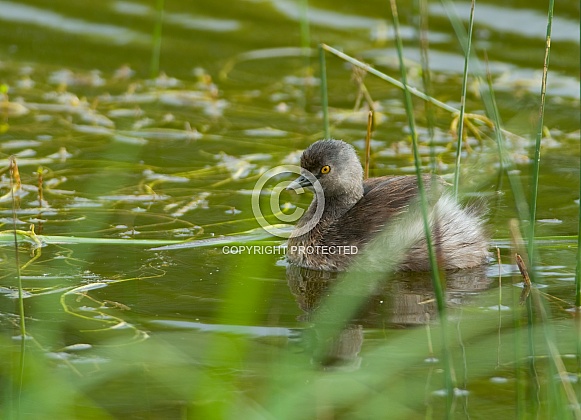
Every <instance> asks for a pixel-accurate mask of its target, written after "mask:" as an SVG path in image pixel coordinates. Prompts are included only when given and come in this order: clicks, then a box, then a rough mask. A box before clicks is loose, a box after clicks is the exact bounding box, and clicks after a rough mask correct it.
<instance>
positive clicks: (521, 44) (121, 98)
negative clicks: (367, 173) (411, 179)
mask: <svg viewBox="0 0 581 420" xmlns="http://www.w3.org/2000/svg"><path fill="white" fill-rule="evenodd" d="M153 3H155V2H145V1H103V2H75V1H71V0H59V1H52V2H47V1H40V0H37V1H34V0H26V1H19V2H16V1H0V85H3V86H4V87H3V90H5V91H6V92H7V93H6V94H5V96H4V98H3V99H2V101H1V102H0V163H1V168H2V169H1V173H0V176H1V178H0V193H1V196H2V197H1V198H0V217H1V222H2V229H1V230H2V231H6V232H7V233H10V232H11V229H12V227H13V218H12V201H11V197H10V194H9V192H10V178H9V171H8V158H9V156H11V155H15V156H16V159H17V162H18V166H19V171H20V175H21V178H22V189H21V191H20V192H19V193H18V195H19V196H20V197H19V210H18V211H17V227H18V229H21V230H24V231H28V230H30V225H34V231H35V232H36V234H42V235H48V236H50V237H62V238H64V239H63V243H55V241H54V240H53V241H52V242H50V243H48V244H45V246H43V247H41V248H38V249H35V248H34V247H33V246H32V245H31V244H30V242H23V243H21V245H20V247H19V252H18V259H19V261H18V262H17V261H16V259H15V253H14V247H13V245H12V244H11V243H10V242H9V241H6V240H4V241H3V242H2V244H3V245H2V246H1V247H0V264H1V267H2V277H1V278H2V281H1V283H0V325H1V326H2V328H3V333H2V335H1V337H0V352H1V353H2V360H3V361H2V362H1V363H0V366H1V369H2V370H1V376H2V379H1V381H2V386H1V387H0V389H1V391H0V392H2V399H1V401H2V403H1V404H2V407H1V408H0V410H1V412H2V417H6V418H12V417H16V413H17V412H20V413H21V417H22V418H230V417H232V418H234V417H235V418H240V417H242V418H331V417H338V418H372V417H375V418H417V417H419V416H423V417H435V418H440V417H442V416H443V413H444V412H446V411H447V410H449V411H451V412H453V413H455V414H456V415H457V416H458V417H461V418H468V417H470V418H490V417H491V416H493V415H494V416H497V417H498V418H513V417H515V415H517V413H519V414H523V413H527V414H530V415H539V416H540V418H549V417H557V418H563V417H559V416H561V415H567V416H568V415H572V413H571V411H570V408H569V407H570V406H574V405H575V402H574V401H572V400H571V394H567V395H569V398H566V397H564V396H563V395H564V394H562V393H563V392H564V391H562V389H564V388H566V387H562V382H564V381H562V380H561V381H557V380H556V379H554V378H556V377H557V375H558V374H557V371H556V370H555V368H554V367H553V365H551V363H549V362H548V360H552V359H551V358H548V357H547V354H549V352H548V350H547V347H546V346H544V345H543V344H539V343H542V340H543V337H545V336H547V335H549V336H552V335H554V336H556V340H557V342H558V344H559V345H561V347H560V348H559V352H560V354H561V355H562V359H563V360H564V363H565V367H566V370H567V372H569V374H570V375H571V377H570V378H569V382H568V384H569V386H570V387H572V390H573V391H572V392H573V394H572V395H573V396H576V397H577V399H578V398H579V396H580V394H581V389H580V388H579V385H578V382H579V381H578V377H579V376H578V375H579V373H580V370H579V369H578V366H577V360H578V358H579V354H578V353H576V352H577V350H576V344H577V338H576V335H575V334H576V328H577V327H576V326H575V323H574V322H573V321H574V319H573V318H572V314H571V312H569V309H571V308H572V307H573V306H574V296H575V292H574V277H575V264H576V251H577V249H576V246H575V244H576V238H573V239H571V238H569V237H570V236H575V235H577V232H578V228H577V220H578V211H579V205H578V199H579V129H580V118H579V60H580V57H579V3H578V2H575V1H565V2H558V4H557V5H556V7H555V20H554V22H553V37H552V50H551V64H550V72H549V77H548V80H549V82H548V90H547V109H546V113H545V119H544V122H545V125H546V127H547V129H548V132H546V133H545V136H544V138H543V149H542V160H541V172H540V187H539V204H538V212H537V217H538V221H537V230H536V234H537V236H538V237H539V242H538V244H539V245H538V246H537V249H538V254H539V255H538V257H537V260H536V261H537V273H538V274H537V277H538V280H539V281H540V282H542V283H543V284H544V285H545V286H546V287H544V288H542V289H539V290H540V292H541V294H540V300H541V301H542V302H544V303H548V305H546V306H543V305H540V304H537V306H535V308H537V310H538V308H539V307H544V308H546V309H545V310H548V311H549V312H548V314H547V315H546V316H547V317H548V318H547V319H546V322H544V323H543V322H542V317H541V315H539V313H537V312H535V315H534V318H535V320H536V322H535V325H537V324H538V326H537V327H536V328H534V329H532V328H531V330H530V331H531V333H530V335H527V334H529V333H528V332H527V330H526V329H521V328H519V326H522V327H524V326H525V324H526V321H525V320H526V316H525V313H524V312H523V311H524V310H525V306H522V305H519V303H518V298H519V294H520V293H521V288H519V287H517V286H513V285H512V283H519V282H520V281H521V277H520V273H519V272H518V269H517V267H516V265H515V264H514V256H513V252H514V250H512V249H511V247H510V242H509V238H510V230H509V221H510V220H511V219H518V217H519V216H518V214H517V211H516V207H515V204H514V194H513V189H512V188H511V186H510V184H509V181H508V178H507V176H506V175H505V174H504V175H503V174H500V173H499V165H498V155H497V148H496V145H495V143H494V141H493V140H492V138H488V137H487V138H485V139H484V140H483V141H482V142H479V141H478V140H477V139H475V138H474V137H473V136H470V137H469V139H468V141H469V143H470V145H471V151H469V152H466V153H464V154H463V157H462V173H461V191H462V193H463V195H464V196H465V197H466V199H469V198H470V197H472V196H481V197H485V199H486V200H487V201H488V203H489V206H490V220H489V223H488V226H489V231H490V232H491V235H492V237H493V239H494V244H493V245H498V246H499V247H500V253H501V258H502V261H501V264H499V262H498V261H497V259H496V249H495V248H494V246H493V247H491V251H493V254H494V258H493V259H492V260H491V263H490V265H489V266H488V267H484V268H483V269H482V270H479V271H477V272H468V273H456V274H454V275H449V276H448V279H447V280H448V286H447V293H446V300H447V303H448V306H449V316H450V319H451V324H450V325H451V327H450V328H449V330H450V335H452V336H453V338H452V339H451V342H452V344H451V346H452V348H453V350H452V356H451V357H452V364H453V370H454V372H455V376H456V383H457V387H458V388H459V389H460V390H461V392H458V395H457V396H456V397H455V399H454V401H453V403H454V405H453V407H452V408H450V407H448V408H446V398H445V397H444V396H442V394H441V393H442V390H443V388H444V380H443V373H442V369H444V367H443V356H442V353H441V345H440V341H441V340H440V338H441V336H440V329H439V328H440V327H439V324H438V322H434V320H435V319H436V318H437V317H438V316H437V311H436V305H435V302H434V301H433V293H432V286H431V284H430V279H429V276H427V275H407V276H403V275H398V276H396V277H395V278H392V279H390V280H389V281H385V282H382V283H381V286H380V287H379V288H377V289H375V290H373V291H372V292H371V291H366V290H363V291H361V290H360V291H358V292H357V293H356V294H358V295H368V296H367V297H366V298H365V304H364V305H363V306H362V307H361V308H360V309H359V311H358V312H357V314H356V315H355V316H354V317H352V319H351V320H350V321H349V323H348V324H347V325H346V326H345V327H344V328H343V330H342V331H341V332H339V333H338V335H335V336H334V338H332V339H331V341H332V343H333V344H332V345H331V348H332V350H331V351H329V354H326V355H325V356H324V357H322V358H321V357H319V356H320V355H319V356H317V354H318V353H317V346H318V344H320V341H321V340H324V337H326V335H325V332H324V325H321V324H320V323H318V322H317V319H318V318H317V317H318V316H324V315H325V313H331V314H332V313H333V312H335V311H337V312H338V313H339V312H341V311H340V310H339V308H329V307H325V306H321V303H320V300H321V298H322V297H324V296H326V295H328V294H329V293H330V291H329V289H328V288H329V286H330V285H332V284H333V277H334V276H332V275H328V274H321V273H304V272H297V271H296V270H293V269H292V268H288V267H287V266H286V263H285V261H284V257H283V256H282V255H280V254H275V255H256V254H250V253H244V254H241V255H231V254H226V253H225V252H224V250H223V245H222V244H219V243H217V242H216V243H215V244H213V243H212V242H209V243H206V244H204V245H205V246H196V247H175V248H173V249H165V250H163V249H162V250H154V249H152V248H156V247H159V246H162V245H166V244H167V245H169V244H170V243H172V241H176V240H194V241H198V240H203V239H209V240H210V241H216V240H217V238H220V237H221V236H222V235H235V236H236V237H237V239H236V242H235V243H236V244H251V245H255V244H260V245H262V246H265V247H266V246H278V245H280V244H282V243H284V241H283V240H282V239H280V238H277V237H265V235H264V233H263V232H261V231H260V230H259V224H258V222H257V220H256V218H255V215H254V213H253V211H252V208H251V192H252V190H253V188H254V186H255V184H256V182H257V180H258V178H259V177H260V175H261V174H262V173H264V172H265V171H266V170H268V169H270V168H272V167H275V166H278V165H281V164H285V163H293V164H296V163H297V161H298V156H299V153H300V150H302V149H304V148H306V147H307V146H308V145H309V144H310V143H312V142H313V141H315V140H317V139H319V138H321V137H322V136H323V122H322V110H321V100H320V90H319V79H318V76H319V73H318V71H319V70H318V58H317V51H316V46H317V44H318V43H320V42H324V43H326V44H328V45H331V46H333V47H335V48H338V49H340V50H342V51H344V52H345V53H347V54H349V55H351V56H353V57H356V58H358V59H360V60H363V61H365V62H368V63H370V64H372V65H373V66H375V67H376V68H378V69H380V70H381V71H383V72H385V73H386V74H389V75H391V76H392V77H395V78H399V69H398V63H397V56H396V51H395V48H394V42H393V32H392V27H391V15H390V12H389V2H379V1H371V2H343V3H342V4H339V5H338V4H336V2H330V1H317V2H310V3H309V9H308V11H307V17H308V22H309V30H310V31H309V34H310V45H311V47H313V48H312V50H301V49H300V47H301V45H302V44H301V43H302V42H304V41H305V40H304V38H303V39H302V40H301V32H300V21H299V20H300V16H301V9H300V4H301V2H293V1H290V0H288V1H287V0H273V1H235V0H226V1H222V2H214V3H212V2H195V1H182V2H175V1H166V2H165V4H164V14H163V25H162V36H161V50H160V60H159V63H158V64H159V69H160V71H161V72H162V73H161V74H160V75H159V76H156V77H154V78H152V77H151V71H152V65H151V61H152V49H153V45H154V40H152V34H153V33H154V27H155V24H156V21H157V19H158V16H159V15H158V14H157V12H156V11H155V6H154V5H153ZM400 3H401V4H399V5H398V6H399V8H400V17H401V19H402V35H403V37H404V47H405V54H406V58H407V59H408V60H409V63H408V64H409V74H408V77H409V79H410V80H409V82H410V84H412V85H414V86H418V87H420V86H421V67H420V64H419V60H420V50H419V48H418V41H417V31H416V29H415V28H416V25H417V12H416V11H415V8H414V5H413V3H412V2H400ZM456 6H457V11H458V13H460V14H461V16H462V17H463V19H464V22H465V23H466V22H467V17H468V12H469V3H457V5H456ZM546 8H547V5H546V4H545V3H544V2H538V1H535V2H511V3H510V4H508V3H506V2H497V1H487V2H483V3H480V2H479V3H478V4H477V7H476V18H475V40H474V44H473V48H474V50H475V52H476V54H477V56H478V57H479V58H480V60H482V62H484V57H485V55H484V52H485V51H486V54H487V57H488V60H489V65H490V69H491V72H492V77H493V86H494V90H495V94H496V98H497V102H498V107H499V112H500V115H501V118H502V120H503V124H504V127H505V128H506V129H507V130H510V131H511V132H513V133H514V134H515V135H518V136H520V138H510V139H509V140H508V143H507V148H508V152H509V155H510V159H511V160H512V161H514V162H515V168H514V170H513V171H512V174H513V175H514V177H515V179H516V180H517V181H518V183H519V184H520V185H522V188H523V190H524V192H525V196H526V197H528V195H529V193H528V192H529V189H530V172H531V167H532V165H531V157H532V156H533V151H532V148H531V139H534V136H535V132H536V128H537V127H536V118H537V115H538V109H539V100H540V99H539V98H540V95H539V92H540V80H541V73H542V63H543V57H544V43H545V41H544V36H545V31H546ZM429 11H430V13H429V24H430V30H429V38H430V49H429V56H430V65H431V68H432V69H433V74H432V79H433V89H432V92H431V94H432V95H433V96H434V97H436V98H437V99H439V100H441V101H443V102H445V103H447V104H449V105H452V106H454V107H458V106H459V103H460V87H461V74H462V66H463V55H462V52H461V47H460V43H459V41H458V38H457V36H456V34H455V33H454V29H453V27H452V25H451V23H450V20H449V18H448V16H447V15H446V13H445V10H444V8H443V7H442V6H441V5H440V4H439V3H435V2H434V4H430V6H429ZM154 68H155V66H154ZM327 76H328V89H329V92H328V94H329V106H330V110H329V112H330V120H331V134H332V136H333V137H335V138H341V139H344V140H346V141H348V142H350V143H351V144H354V145H355V147H356V148H357V149H358V151H359V152H360V156H363V147H364V141H363V139H364V138H365V134H366V122H367V121H366V120H367V108H366V106H365V101H362V102H361V103H362V105H361V106H360V107H359V108H358V109H355V107H356V104H358V103H359V102H360V100H359V99H358V97H359V94H358V92H359V89H358V85H357V84H356V83H355V82H354V77H353V71H352V68H351V67H350V66H349V65H347V64H346V63H345V62H343V61H341V60H339V59H338V58H336V57H334V56H331V55H330V54H328V55H327ZM364 82H365V86H366V88H367V90H368V91H369V93H370V95H371V97H372V99H373V101H374V107H375V109H376V111H377V112H376V127H375V131H374V133H373V143H372V163H371V175H372V176H381V175H387V174H410V173H412V172H413V159H412V156H411V149H410V145H409V132H408V129H407V117H406V115H405V110H404V106H403V102H402V100H403V95H402V92H401V91H400V90H399V89H398V88H396V87H394V86H391V85H389V84H388V83H386V82H383V81H380V80H378V79H376V78H374V77H373V76H372V75H367V76H365V78H364ZM483 110H484V105H483V103H482V101H481V99H480V95H479V94H478V82H477V81H476V80H475V79H474V78H470V79H469V86H468V98H467V111H468V112H472V113H479V114H482V113H483ZM415 113H416V115H415V116H416V119H417V123H418V131H419V135H420V142H421V153H422V157H423V165H424V167H425V170H426V171H428V170H429V166H430V149H429V147H428V146H427V144H428V141H429V134H428V128H427V121H426V117H425V112H424V104H423V102H421V101H420V100H415ZM451 122H452V117H451V115H450V114H449V113H448V112H446V111H442V110H438V111H437V112H436V126H435V144H436V145H435V152H436V157H437V162H436V164H437V173H439V174H441V175H443V176H444V177H446V178H447V179H448V180H452V174H453V171H454V163H453V162H454V157H455V139H454V138H453V136H452V134H451V133H450V124H451ZM488 135H491V133H488ZM39 171H41V172H42V174H43V176H42V185H43V188H42V189H43V199H44V201H43V202H42V206H39V201H38V200H39V197H38V183H39V178H38V172H39ZM265 197H267V196H265ZM309 200H310V197H305V196H302V197H297V196H296V195H294V194H290V193H283V194H282V195H281V201H282V202H283V203H288V206H289V207H290V208H294V206H299V207H305V206H306V205H307V204H308V202H309ZM268 217H269V218H268V220H269V221H271V222H273V223H280V222H277V221H276V219H275V218H274V217H272V216H268ZM248 231H250V233H247V232H248ZM71 237H76V238H81V240H80V242H81V243H80V244H70V243H66V239H67V238H71ZM547 237H557V238H556V239H553V240H548V239H546V238H547ZM83 238H97V239H98V240H101V242H99V241H95V243H90V242H89V241H88V240H83ZM119 239H127V240H128V242H127V243H123V242H118V241H117V240H119ZM130 239H131V240H138V241H139V240H142V241H143V242H135V241H134V242H129V240H130ZM114 240H115V241H114ZM147 240H151V242H147ZM153 240H156V241H159V242H155V243H154V242H153ZM56 242H58V241H56ZM196 244H199V245H202V244H203V243H202V242H197V243H196ZM18 265H20V267H21V278H22V283H23V287H24V293H25V299H24V309H25V314H26V317H27V318H26V326H27V330H28V331H27V332H28V335H29V336H30V337H32V338H31V339H29V340H26V352H25V354H26V357H25V359H24V363H23V365H21V362H20V360H21V359H20V352H21V347H20V340H19V339H18V338H19V334H20V330H19V328H18V325H19V320H18V316H17V314H18V307H17V306H18V305H17V302H18V300H17V281H16V267H17V266H18ZM499 268H500V272H501V274H502V280H501V281H502V285H499V280H498V276H499ZM91 285H92V286H91ZM83 286H86V289H82V287H83ZM78 288H81V289H78ZM499 299H502V306H501V307H500V309H502V310H499V306H498V304H499ZM531 299H532V298H531ZM319 308H323V309H322V311H323V315H320V313H319V312H320V311H319V312H318V309H319ZM325 311H327V312H325ZM339 318H340V317H339ZM428 319H429V320H431V323H430V325H431V328H432V330H431V333H430V334H429V335H428V333H427V332H426V329H425V327H424V326H425V325H426V323H427V322H428ZM543 325H548V328H549V333H547V330H544V329H543V327H542V326H543ZM428 337H431V340H432V341H433V343H431V341H430V339H428ZM531 343H532V344H531ZM430 344H432V347H433V350H430ZM531 346H532V347H533V348H534V351H532V350H531ZM519 352H520V353H519ZM531 353H534V354H535V355H536V357H537V358H536V359H534V360H536V362H537V363H536V364H534V366H533V367H532V368H531V364H530V362H527V360H529V359H527V356H529V355H530V354H531ZM432 356H433V359H431V358H432ZM321 360H323V362H322V363H321ZM321 365H324V366H321ZM335 365H337V366H338V368H337V369H334V368H333V367H332V366H335ZM21 377H22V379H20V378H21ZM21 381H22V382H21Z"/></svg>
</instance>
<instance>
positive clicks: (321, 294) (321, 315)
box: [286, 264, 493, 371]
mask: <svg viewBox="0 0 581 420" xmlns="http://www.w3.org/2000/svg"><path fill="white" fill-rule="evenodd" d="M487 269H488V267H487V266H479V267H476V268H473V269H469V270H458V271H452V272H446V273H445V277H443V278H445V279H446V286H445V299H446V305H447V306H448V307H459V306H462V305H464V304H466V303H467V302H468V301H469V300H470V297H471V296H474V294H475V293H478V292H482V291H484V290H487V289H488V288H489V286H490V284H491V283H492V281H493V279H492V278H491V277H488V276H487ZM340 275H341V274H340V273H336V272H327V271H315V270H309V269H306V268H302V267H298V266H296V265H292V264H289V265H288V266H287V270H286V277H287V282H288V286H289V289H290V291H291V293H292V294H293V295H294V297H295V300H296V302H297V304H298V306H299V308H300V309H301V310H302V311H303V312H304V313H303V314H302V315H300V316H299V318H298V319H299V321H303V322H305V323H312V325H310V326H309V327H307V328H304V329H302V330H299V331H298V335H299V337H298V341H299V343H300V344H299V345H300V347H301V348H302V349H303V350H304V351H306V352H309V353H310V354H311V355H312V359H313V362H314V363H317V364H319V365H320V366H322V367H323V368H326V369H340V370H347V371H349V370H357V369H358V368H359V366H360V364H361V356H360V352H361V348H362V346H363V342H364V330H365V329H370V330H373V329H386V328H387V329H401V328H409V327H413V326H418V325H422V324H425V323H426V322H428V320H434V319H437V317H438V315H437V305H436V300H435V295H434V291H433V287H432V283H431V276H430V273H409V272H402V273H395V274H391V275H384V276H385V279H384V280H382V281H379V282H376V283H375V284H374V286H370V285H369V284H365V283H363V284H357V285H355V286H354V287H350V288H347V289H348V290H344V289H342V290H344V291H345V296H343V297H344V299H349V298H352V299H361V301H362V303H361V305H360V306H359V308H358V309H357V310H356V311H355V313H354V316H352V317H351V318H350V319H347V320H344V319H340V318H341V317H342V316H343V315H342V311H337V308H333V307H330V305H328V304H326V303H325V302H324V301H325V297H326V296H329V295H330V294H331V293H333V285H334V284H336V283H337V282H338V280H339V278H338V276H340ZM336 312H338V314H337V315H336V316H334V313H336ZM321 319H325V322H324V323H322V322H319V321H318V320H321ZM337 323H341V324H342V325H343V326H342V328H341V329H340V330H339V332H338V333H335V334H334V335H333V336H330V337H328V333H327V331H328V329H329V328H332V329H335V330H336V325H337ZM333 325H335V326H334V327H333ZM325 337H328V338H325ZM426 351H428V350H427V348H426Z"/></svg>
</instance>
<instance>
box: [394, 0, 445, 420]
mask: <svg viewBox="0 0 581 420" xmlns="http://www.w3.org/2000/svg"><path fill="white" fill-rule="evenodd" d="M390 5H391V13H392V18H393V27H394V32H395V40H396V49H397V55H398V59H399V67H400V72H401V80H402V82H401V84H402V86H403V91H404V103H405V109H406V113H407V116H408V122H409V127H410V134H411V137H412V150H413V156H414V163H415V169H416V176H417V179H418V190H419V196H420V208H421V211H422V218H423V222H424V234H425V236H426V244H427V249H428V255H429V259H430V267H431V272H432V284H433V287H434V294H435V296H436V304H437V308H438V314H439V316H440V320H441V328H442V351H443V359H444V375H445V385H446V391H447V392H446V395H447V399H446V401H447V411H448V414H450V413H451V410H452V400H453V397H454V380H453V377H452V376H453V375H452V370H451V369H452V366H451V361H450V355H449V352H448V348H447V345H448V344H447V337H448V334H447V317H446V305H445V300H444V294H443V290H442V284H441V283H440V273H439V271H438V263H437V261H436V254H435V250H434V246H433V243H432V235H431V231H430V224H429V215H428V200H427V197H426V192H425V189H424V182H423V179H422V163H421V157H420V152H419V147H418V136H417V132H416V126H415V119H414V111H413V104H412V97H411V92H410V89H408V84H407V71H406V68H405V63H404V57H403V43H402V39H401V35H400V31H399V17H398V12H397V4H396V0H390Z"/></svg>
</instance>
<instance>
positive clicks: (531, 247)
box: [528, 0, 555, 278]
mask: <svg viewBox="0 0 581 420" xmlns="http://www.w3.org/2000/svg"><path fill="white" fill-rule="evenodd" d="M554 3H555V2H554V0H550V1H549V12H548V16H547V36H546V45H545V60H544V63H543V79H542V81H541V106H540V109H539V121H538V126H537V136H536V139H535V157H534V160H533V179H532V191H531V204H530V208H529V210H530V221H529V244H528V254H529V264H530V266H531V267H530V268H531V271H532V272H534V271H535V270H534V265H533V261H534V251H535V241H534V240H535V224H536V223H535V221H536V219H537V199H538V194H539V172H540V165H541V140H542V138H543V118H544V115H545V99H546V93H547V75H548V72H549V58H550V55H551V31H552V27H553V7H554ZM533 278H534V277H533Z"/></svg>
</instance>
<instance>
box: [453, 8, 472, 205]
mask: <svg viewBox="0 0 581 420" xmlns="http://www.w3.org/2000/svg"><path fill="white" fill-rule="evenodd" d="M474 3H475V0H472V6H471V8H470V22H469V24H468V38H467V39H466V47H465V48H464V72H463V73H462V94H461V96H460V117H459V121H458V141H457V143H456V167H455V169H454V197H458V185H459V184H460V160H461V158H462V140H463V139H462V137H463V136H464V111H465V109H466V86H467V85H468V64H469V62H470V48H471V46H472V30H473V28H474ZM460 42H462V39H460Z"/></svg>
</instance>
